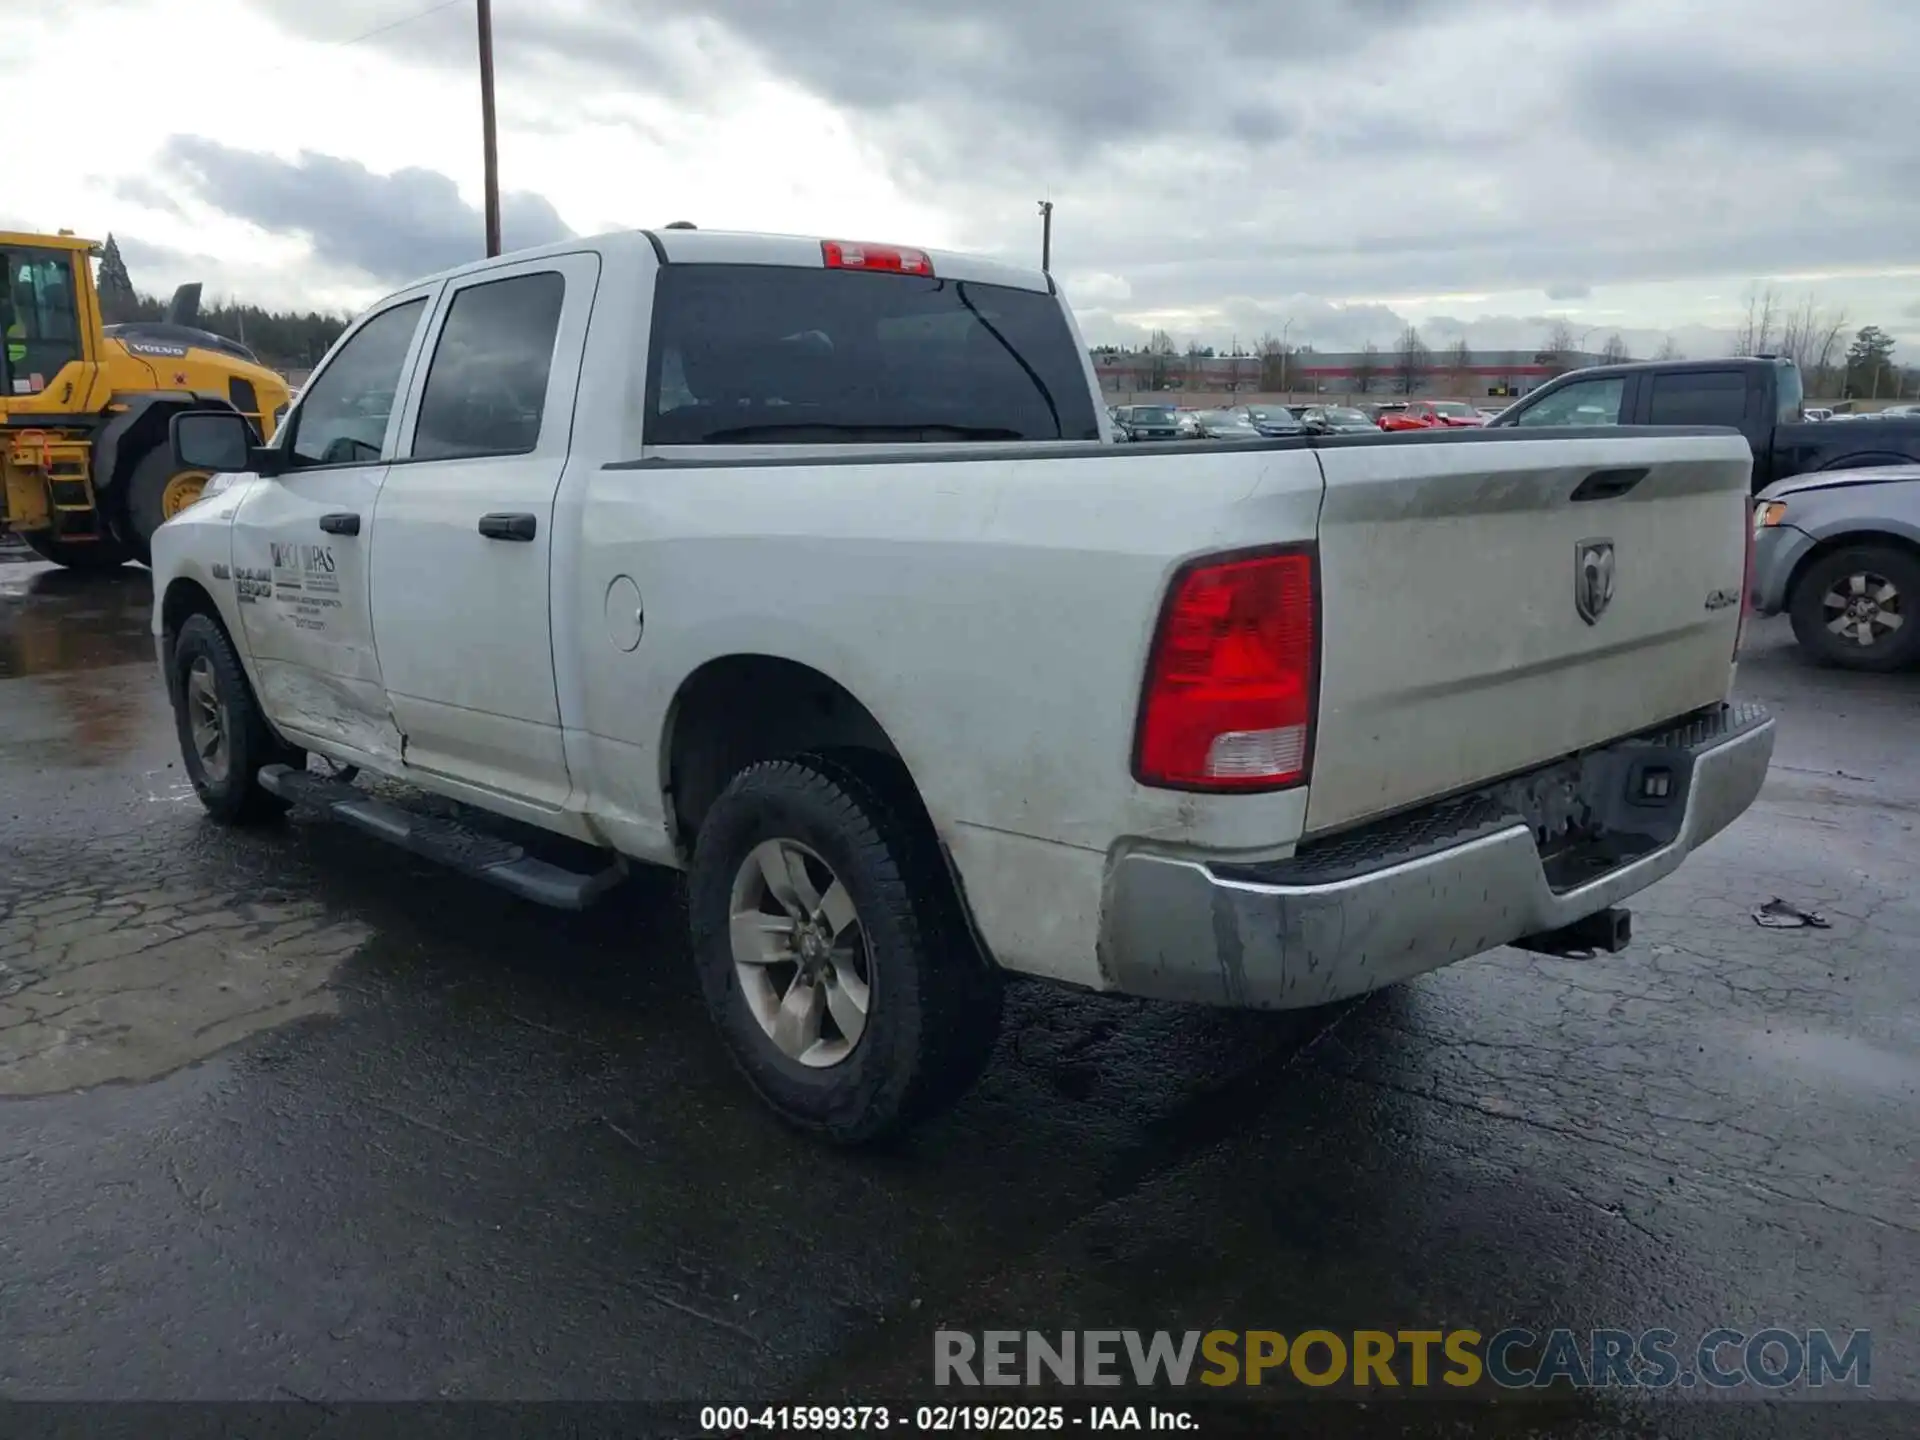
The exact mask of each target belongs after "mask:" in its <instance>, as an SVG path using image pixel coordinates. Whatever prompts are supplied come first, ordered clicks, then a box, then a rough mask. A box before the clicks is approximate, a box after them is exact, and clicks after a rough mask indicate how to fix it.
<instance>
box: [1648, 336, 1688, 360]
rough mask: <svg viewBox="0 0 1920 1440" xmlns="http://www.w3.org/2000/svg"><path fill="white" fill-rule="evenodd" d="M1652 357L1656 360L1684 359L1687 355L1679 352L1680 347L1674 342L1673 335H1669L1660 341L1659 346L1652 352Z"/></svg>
mask: <svg viewBox="0 0 1920 1440" xmlns="http://www.w3.org/2000/svg"><path fill="white" fill-rule="evenodd" d="M1653 358H1654V359H1656V360H1684V359H1686V358H1687V357H1686V356H1684V355H1682V354H1681V353H1680V347H1679V346H1678V345H1677V344H1675V343H1674V339H1673V336H1671V335H1669V336H1667V338H1666V339H1664V340H1662V341H1661V342H1660V348H1659V349H1658V350H1656V351H1654V352H1653Z"/></svg>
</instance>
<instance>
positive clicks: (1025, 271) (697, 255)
mask: <svg viewBox="0 0 1920 1440" xmlns="http://www.w3.org/2000/svg"><path fill="white" fill-rule="evenodd" d="M828 240H837V241H839V242H840V243H841V244H849V243H864V244H870V245H882V244H895V243H904V242H893V241H881V240H864V239H862V237H860V236H856V235H837V236H836V235H823V236H807V235H773V234H758V233H755V232H752V231H745V230H676V229H655V230H615V231H610V232H609V233H607V234H604V235H591V236H580V237H578V238H576V239H572V240H559V241H555V242H554V243H552V244H550V245H540V246H536V247H534V248H533V249H529V250H513V251H509V252H508V253H506V254H504V255H499V256H495V257H493V258H490V259H485V260H474V261H470V262H469V263H467V264H465V265H457V266H455V267H454V268H452V269H451V270H443V271H441V272H440V273H439V274H437V275H429V276H424V277H422V278H421V279H419V280H416V281H413V282H412V283H410V284H408V285H405V286H403V287H401V288H402V289H406V290H411V289H414V288H415V287H416V286H418V285H424V284H430V283H433V282H435V281H440V280H451V279H453V278H455V277H457V276H463V275H472V274H476V273H478V272H480V271H485V270H491V269H495V268H497V267H499V266H502V265H518V264H521V263H523V262H525V261H527V260H537V259H540V258H542V257H544V256H548V255H570V254H577V253H579V252H580V251H582V250H595V251H600V252H603V253H612V252H618V251H621V250H627V249H633V248H638V247H642V246H644V247H647V248H649V249H651V250H652V251H653V254H654V256H655V258H657V259H658V260H659V261H660V263H661V264H663V265H673V264H681V265H788V266H793V267H796V268H800V269H810V270H819V269H824V268H825V265H826V262H825V260H824V259H823V258H822V256H821V251H820V247H821V245H822V244H823V243H824V242H826V241H828ZM908 248H911V249H916V250H919V251H920V252H921V253H922V254H924V255H926V256H927V258H928V259H929V260H930V261H932V263H933V273H934V276H935V277H936V278H946V279H952V280H970V281H973V282H975V283H977V284H982V285H1006V286H1010V287H1012V288H1014V289H1019V290H1033V291H1037V292H1039V293H1040V294H1042V295H1049V294H1053V293H1056V292H1055V291H1054V287H1053V281H1052V279H1051V278H1050V277H1049V276H1048V275H1047V274H1046V272H1045V271H1043V270H1039V269H1034V268H1029V267H1026V266H1020V265H1008V264H1006V263H1004V262H1002V261H999V260H992V259H988V258H986V257H984V256H979V255H968V254H965V253H963V252H961V251H957V250H929V249H927V248H926V247H925V246H920V245H915V246H910V247H908ZM394 293H396V294H397V293H399V292H398V291H396V292H394Z"/></svg>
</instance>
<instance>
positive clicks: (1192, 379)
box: [1183, 340, 1210, 390]
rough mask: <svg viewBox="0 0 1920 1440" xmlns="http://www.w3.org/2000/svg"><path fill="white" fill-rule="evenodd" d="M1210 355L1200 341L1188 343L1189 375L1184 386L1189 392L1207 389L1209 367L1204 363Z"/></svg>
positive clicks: (1187, 374)
mask: <svg viewBox="0 0 1920 1440" xmlns="http://www.w3.org/2000/svg"><path fill="white" fill-rule="evenodd" d="M1209 353H1210V352H1209V351H1208V350H1207V349H1206V348H1205V347H1204V346H1202V345H1201V343H1200V342H1199V341H1198V340H1190V341H1188V342H1187V373H1186V379H1185V380H1184V382H1183V384H1184V385H1185V388H1187V389H1188V390H1199V389H1203V388H1204V387H1205V385H1206V376H1207V367H1206V365H1205V363H1204V362H1205V360H1206V358H1207V356H1208V354H1209Z"/></svg>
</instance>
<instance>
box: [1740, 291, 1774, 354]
mask: <svg viewBox="0 0 1920 1440" xmlns="http://www.w3.org/2000/svg"><path fill="white" fill-rule="evenodd" d="M1779 321H1780V292H1779V291H1778V290H1776V289H1774V287H1773V286H1771V285H1769V286H1767V287H1766V288H1765V289H1764V290H1763V289H1761V288H1760V287H1759V286H1758V285H1749V286H1748V287H1747V318H1746V319H1745V320H1744V321H1743V322H1742V323H1741V325H1740V328H1739V329H1738V330H1736V331H1734V334H1733V353H1734V354H1736V355H1766V354H1770V353H1771V352H1772V350H1773V346H1774V341H1775V340H1776V339H1777V338H1778V337H1777V336H1776V335H1775V333H1774V332H1775V327H1776V326H1777V325H1778V324H1779Z"/></svg>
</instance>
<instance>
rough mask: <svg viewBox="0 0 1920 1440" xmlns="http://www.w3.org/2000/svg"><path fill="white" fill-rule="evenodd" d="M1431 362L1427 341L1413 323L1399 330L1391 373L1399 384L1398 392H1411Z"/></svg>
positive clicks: (1405, 393) (1431, 353)
mask: <svg viewBox="0 0 1920 1440" xmlns="http://www.w3.org/2000/svg"><path fill="white" fill-rule="evenodd" d="M1432 364H1433V352H1432V351H1431V350H1429V349H1428V348H1427V342H1426V341H1424V340H1422V339H1421V338H1420V331H1419V329H1418V328H1417V327H1415V326H1413V325H1409V326H1407V328H1406V329H1405V330H1402V331H1401V332H1400V343H1399V344H1398V345H1397V346H1395V347H1394V352H1393V375H1394V379H1395V380H1396V381H1397V382H1398V384H1399V386H1400V393H1401V394H1402V395H1411V394H1413V392H1414V391H1415V390H1416V389H1418V388H1419V386H1420V379H1421V377H1422V376H1423V375H1425V374H1426V372H1427V371H1428V369H1430V368H1431V367H1432Z"/></svg>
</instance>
